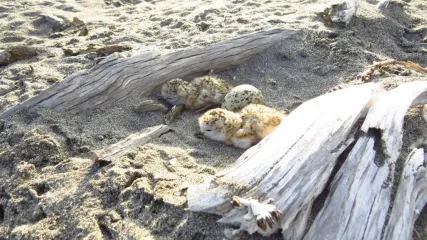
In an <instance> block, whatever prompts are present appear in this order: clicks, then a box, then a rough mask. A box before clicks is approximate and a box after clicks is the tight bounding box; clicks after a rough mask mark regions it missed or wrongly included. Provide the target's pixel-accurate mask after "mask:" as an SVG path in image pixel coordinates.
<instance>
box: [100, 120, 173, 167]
mask: <svg viewBox="0 0 427 240" xmlns="http://www.w3.org/2000/svg"><path fill="white" fill-rule="evenodd" d="M169 130H170V128H169V127H168V126H167V125H158V126H154V127H150V128H147V129H145V130H144V131H143V132H141V133H138V134H132V135H129V136H128V137H127V138H125V139H123V140H121V141H119V142H117V143H115V144H113V145H111V146H109V147H107V148H104V149H101V150H97V151H95V152H94V154H93V155H92V160H94V161H96V162H103V163H111V162H112V161H113V160H114V159H117V158H119V157H121V156H123V155H125V154H126V153H128V152H129V151H131V150H132V149H134V148H135V147H139V146H142V145H144V144H146V143H147V142H149V141H150V140H152V139H154V138H157V137H159V136H161V135H162V134H164V133H166V132H168V131H169Z"/></svg>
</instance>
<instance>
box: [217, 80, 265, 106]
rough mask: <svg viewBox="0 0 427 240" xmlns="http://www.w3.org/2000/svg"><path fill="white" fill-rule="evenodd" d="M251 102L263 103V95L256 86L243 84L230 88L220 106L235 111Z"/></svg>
mask: <svg viewBox="0 0 427 240" xmlns="http://www.w3.org/2000/svg"><path fill="white" fill-rule="evenodd" d="M251 103H254V104H264V96H263V95H262V93H261V91H260V90H259V89H258V88H256V87H254V86H252V85H248V84H243V85H239V86H236V87H234V88H233V89H231V91H230V92H229V93H228V94H227V95H226V96H225V98H224V101H223V103H222V106H221V108H225V109H227V110H230V111H233V112H236V111H240V110H241V109H242V108H244V107H246V106H247V105H249V104H251Z"/></svg>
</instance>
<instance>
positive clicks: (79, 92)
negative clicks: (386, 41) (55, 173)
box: [0, 29, 296, 118]
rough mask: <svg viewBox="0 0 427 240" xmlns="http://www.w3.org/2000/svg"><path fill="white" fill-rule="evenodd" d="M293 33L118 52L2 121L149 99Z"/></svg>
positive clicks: (266, 33) (227, 66)
mask: <svg viewBox="0 0 427 240" xmlns="http://www.w3.org/2000/svg"><path fill="white" fill-rule="evenodd" d="M295 33H296V31H294V30H283V29H275V30H270V31H263V32H257V33H254V34H249V35H244V36H239V37H236V38H234V39H230V40H227V41H224V42H221V43H218V44H214V45H212V46H209V47H206V48H202V49H189V50H183V51H178V52H172V53H168V54H165V55H161V54H160V53H158V52H155V51H149V52H143V53H140V54H138V55H135V56H131V57H128V58H119V57H118V54H112V55H110V56H109V57H107V58H106V59H104V60H103V61H101V62H100V63H99V64H98V65H96V66H95V67H94V68H92V69H90V70H89V71H87V72H83V73H75V74H72V75H70V76H68V77H66V78H65V79H64V80H63V81H61V82H58V83H56V84H54V85H53V86H51V87H50V88H48V89H46V90H44V91H43V92H41V93H40V94H39V95H37V96H35V97H33V98H30V99H28V100H27V101H25V102H23V103H20V104H18V105H16V106H14V107H12V108H10V109H8V110H6V111H5V112H3V113H1V114H0V118H5V117H7V116H9V115H11V114H13V113H14V112H16V111H19V110H21V109H26V108H29V107H34V106H42V107H45V108H51V109H55V110H67V111H74V112H78V111H82V110H86V109H90V108H93V107H100V106H105V105H106V104H111V103H114V102H116V101H118V100H121V99H123V98H126V97H135V96H137V95H144V96H145V95H148V94H150V93H151V92H152V90H153V89H155V88H156V87H158V86H160V85H161V84H163V83H165V82H166V81H169V80H170V79H173V78H185V77H188V76H194V75H197V74H201V73H203V72H207V71H209V70H210V69H214V70H216V71H220V70H225V69H230V68H233V67H235V66H237V65H239V64H241V63H243V62H244V61H246V60H248V59H249V58H251V57H252V56H254V55H256V54H258V53H261V52H262V51H264V50H265V49H267V48H268V47H270V46H272V45H274V44H275V43H277V42H278V41H280V40H284V39H286V38H288V37H290V36H292V35H293V34H295Z"/></svg>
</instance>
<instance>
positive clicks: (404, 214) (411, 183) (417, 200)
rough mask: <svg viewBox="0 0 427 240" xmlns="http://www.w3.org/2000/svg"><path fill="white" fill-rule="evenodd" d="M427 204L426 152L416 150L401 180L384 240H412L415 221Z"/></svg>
mask: <svg viewBox="0 0 427 240" xmlns="http://www.w3.org/2000/svg"><path fill="white" fill-rule="evenodd" d="M426 203H427V169H426V167H425V166H424V150H423V149H414V151H413V152H412V153H411V154H410V155H409V157H408V158H407V164H406V167H405V170H404V171H403V175H402V178H401V180H400V184H399V188H398V190H397V193H396V198H395V200H394V203H393V210H392V212H391V216H390V220H389V222H388V225H387V228H386V230H385V234H384V239H387V240H410V239H412V231H413V229H414V223H415V220H417V217H418V215H419V213H420V212H421V210H422V208H423V207H424V205H425V204H426Z"/></svg>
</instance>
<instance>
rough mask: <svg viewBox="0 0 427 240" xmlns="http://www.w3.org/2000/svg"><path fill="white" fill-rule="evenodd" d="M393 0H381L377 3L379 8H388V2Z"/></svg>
mask: <svg viewBox="0 0 427 240" xmlns="http://www.w3.org/2000/svg"><path fill="white" fill-rule="evenodd" d="M390 2H391V0H381V1H379V2H378V3H377V8H378V9H386V8H387V7H388V4H390Z"/></svg>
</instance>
